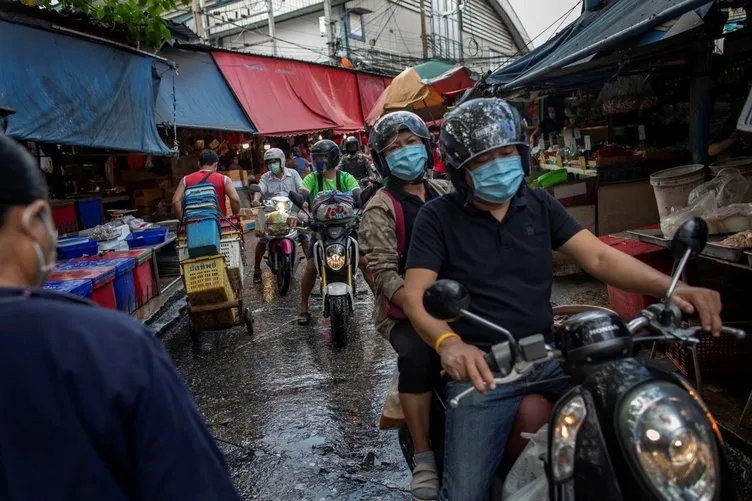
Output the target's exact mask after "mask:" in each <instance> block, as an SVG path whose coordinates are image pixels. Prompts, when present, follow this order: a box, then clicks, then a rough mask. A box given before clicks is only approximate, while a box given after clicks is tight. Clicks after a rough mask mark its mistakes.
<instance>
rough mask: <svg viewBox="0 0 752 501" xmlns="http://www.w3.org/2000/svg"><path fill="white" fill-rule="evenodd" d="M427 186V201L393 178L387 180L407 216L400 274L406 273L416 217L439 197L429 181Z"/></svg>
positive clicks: (390, 191) (425, 183)
mask: <svg viewBox="0 0 752 501" xmlns="http://www.w3.org/2000/svg"><path fill="white" fill-rule="evenodd" d="M424 185H425V188H426V201H425V202H423V200H421V199H420V197H419V196H417V195H413V194H411V193H408V192H406V191H405V189H404V188H403V186H402V185H401V184H400V183H395V182H394V181H392V180H387V181H386V183H385V185H384V189H385V190H386V191H388V192H389V193H390V194H391V195H392V196H393V197H394V198H396V199H397V201H398V202H399V203H400V205H402V215H403V216H404V218H405V256H404V257H403V259H402V262H401V263H400V265H399V268H400V274H402V275H404V274H405V261H406V260H407V253H408V251H409V250H410V240H411V238H410V236H411V235H412V232H413V226H414V225H415V219H416V218H417V217H418V211H420V209H421V208H422V207H423V206H424V205H425V204H426V203H428V202H430V201H431V200H433V199H434V198H436V197H437V194H436V192H435V191H434V190H433V188H431V185H430V184H429V183H428V181H425V182H424Z"/></svg>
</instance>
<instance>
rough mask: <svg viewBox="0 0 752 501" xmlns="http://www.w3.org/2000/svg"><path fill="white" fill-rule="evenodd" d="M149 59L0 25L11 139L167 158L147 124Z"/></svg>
mask: <svg viewBox="0 0 752 501" xmlns="http://www.w3.org/2000/svg"><path fill="white" fill-rule="evenodd" d="M153 62H154V59H152V58H150V57H146V56H141V55H137V54H135V53H131V52H126V51H124V50H120V49H116V48H113V47H109V46H106V45H102V44H98V43H92V42H88V41H85V40H82V39H79V38H74V37H71V36H66V35H62V34H59V33H54V32H51V31H46V30H41V29H37V28H31V27H28V26H24V25H20V24H14V23H8V22H5V21H0V106H10V107H11V108H15V109H16V114H15V115H13V116H11V117H10V118H9V120H8V128H7V131H6V133H7V134H8V135H9V136H11V137H15V138H17V139H23V140H29V141H41V142H48V143H58V144H69V145H75V146H89V147H95V148H107V149H118V150H126V151H140V152H145V153H154V154H168V153H169V150H168V148H167V146H165V144H164V143H163V142H162V140H161V139H160V137H159V134H158V133H157V127H156V124H155V121H154V101H155V83H156V82H155V80H154V79H155V78H158V77H157V76H156V74H155V72H154V71H153Z"/></svg>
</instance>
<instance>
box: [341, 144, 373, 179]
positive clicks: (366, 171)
mask: <svg viewBox="0 0 752 501" xmlns="http://www.w3.org/2000/svg"><path fill="white" fill-rule="evenodd" d="M344 150H345V151H344V154H343V155H342V159H341V160H340V165H339V170H341V171H343V172H348V173H350V174H352V176H353V177H354V178H355V179H357V180H358V181H359V182H360V181H363V180H364V179H369V178H371V177H372V174H373V171H372V168H371V163H370V162H369V161H368V157H367V156H366V155H364V154H363V153H361V152H360V141H359V140H358V138H357V137H355V136H348V137H347V139H345V144H344Z"/></svg>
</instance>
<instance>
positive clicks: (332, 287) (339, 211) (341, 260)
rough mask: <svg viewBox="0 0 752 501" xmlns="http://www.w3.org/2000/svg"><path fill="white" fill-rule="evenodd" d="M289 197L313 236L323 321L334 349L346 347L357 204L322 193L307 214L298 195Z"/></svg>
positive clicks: (355, 256) (355, 259) (357, 251)
mask: <svg viewBox="0 0 752 501" xmlns="http://www.w3.org/2000/svg"><path fill="white" fill-rule="evenodd" d="M288 196H289V198H290V200H292V202H293V204H294V205H295V206H297V207H298V208H299V209H300V210H301V212H302V213H303V214H305V215H306V216H307V218H308V221H307V222H306V223H304V224H303V226H304V227H305V228H307V229H309V230H310V231H312V232H313V233H315V234H316V242H315V243H314V245H313V260H314V264H315V265H316V272H317V273H318V275H319V277H320V279H321V281H320V283H321V296H322V300H323V303H324V317H325V318H330V319H331V324H332V338H333V339H334V343H335V345H337V346H345V345H346V344H347V341H348V339H347V338H348V332H347V322H348V318H349V317H350V316H352V314H353V313H354V311H355V310H354V308H355V294H356V286H355V283H356V282H355V275H356V273H357V271H358V261H359V259H360V249H359V247H358V241H357V240H356V239H355V238H353V234H354V233H356V232H357V228H358V223H359V217H358V214H359V212H360V211H359V210H358V209H357V207H356V206H357V200H353V199H352V198H351V197H349V196H347V195H343V194H341V193H336V192H327V193H323V194H322V195H320V196H319V197H318V198H317V201H316V202H315V203H314V206H313V208H312V211H311V212H312V213H309V212H308V211H306V210H305V209H304V208H303V206H304V204H305V199H304V198H303V196H302V195H301V194H300V193H296V192H290V194H289V195H288ZM322 197H323V198H322Z"/></svg>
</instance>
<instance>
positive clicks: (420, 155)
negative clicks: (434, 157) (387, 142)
mask: <svg viewBox="0 0 752 501" xmlns="http://www.w3.org/2000/svg"><path fill="white" fill-rule="evenodd" d="M427 160H428V153H427V152H426V147H425V146H423V145H422V144H409V145H407V146H403V147H402V148H400V149H398V150H395V151H393V152H391V153H389V154H388V155H387V156H386V164H387V165H388V166H389V171H390V173H391V175H393V176H395V177H397V178H399V179H401V180H403V181H415V180H416V179H418V178H419V177H421V176H422V175H423V173H424V172H425V170H426V161H427Z"/></svg>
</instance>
